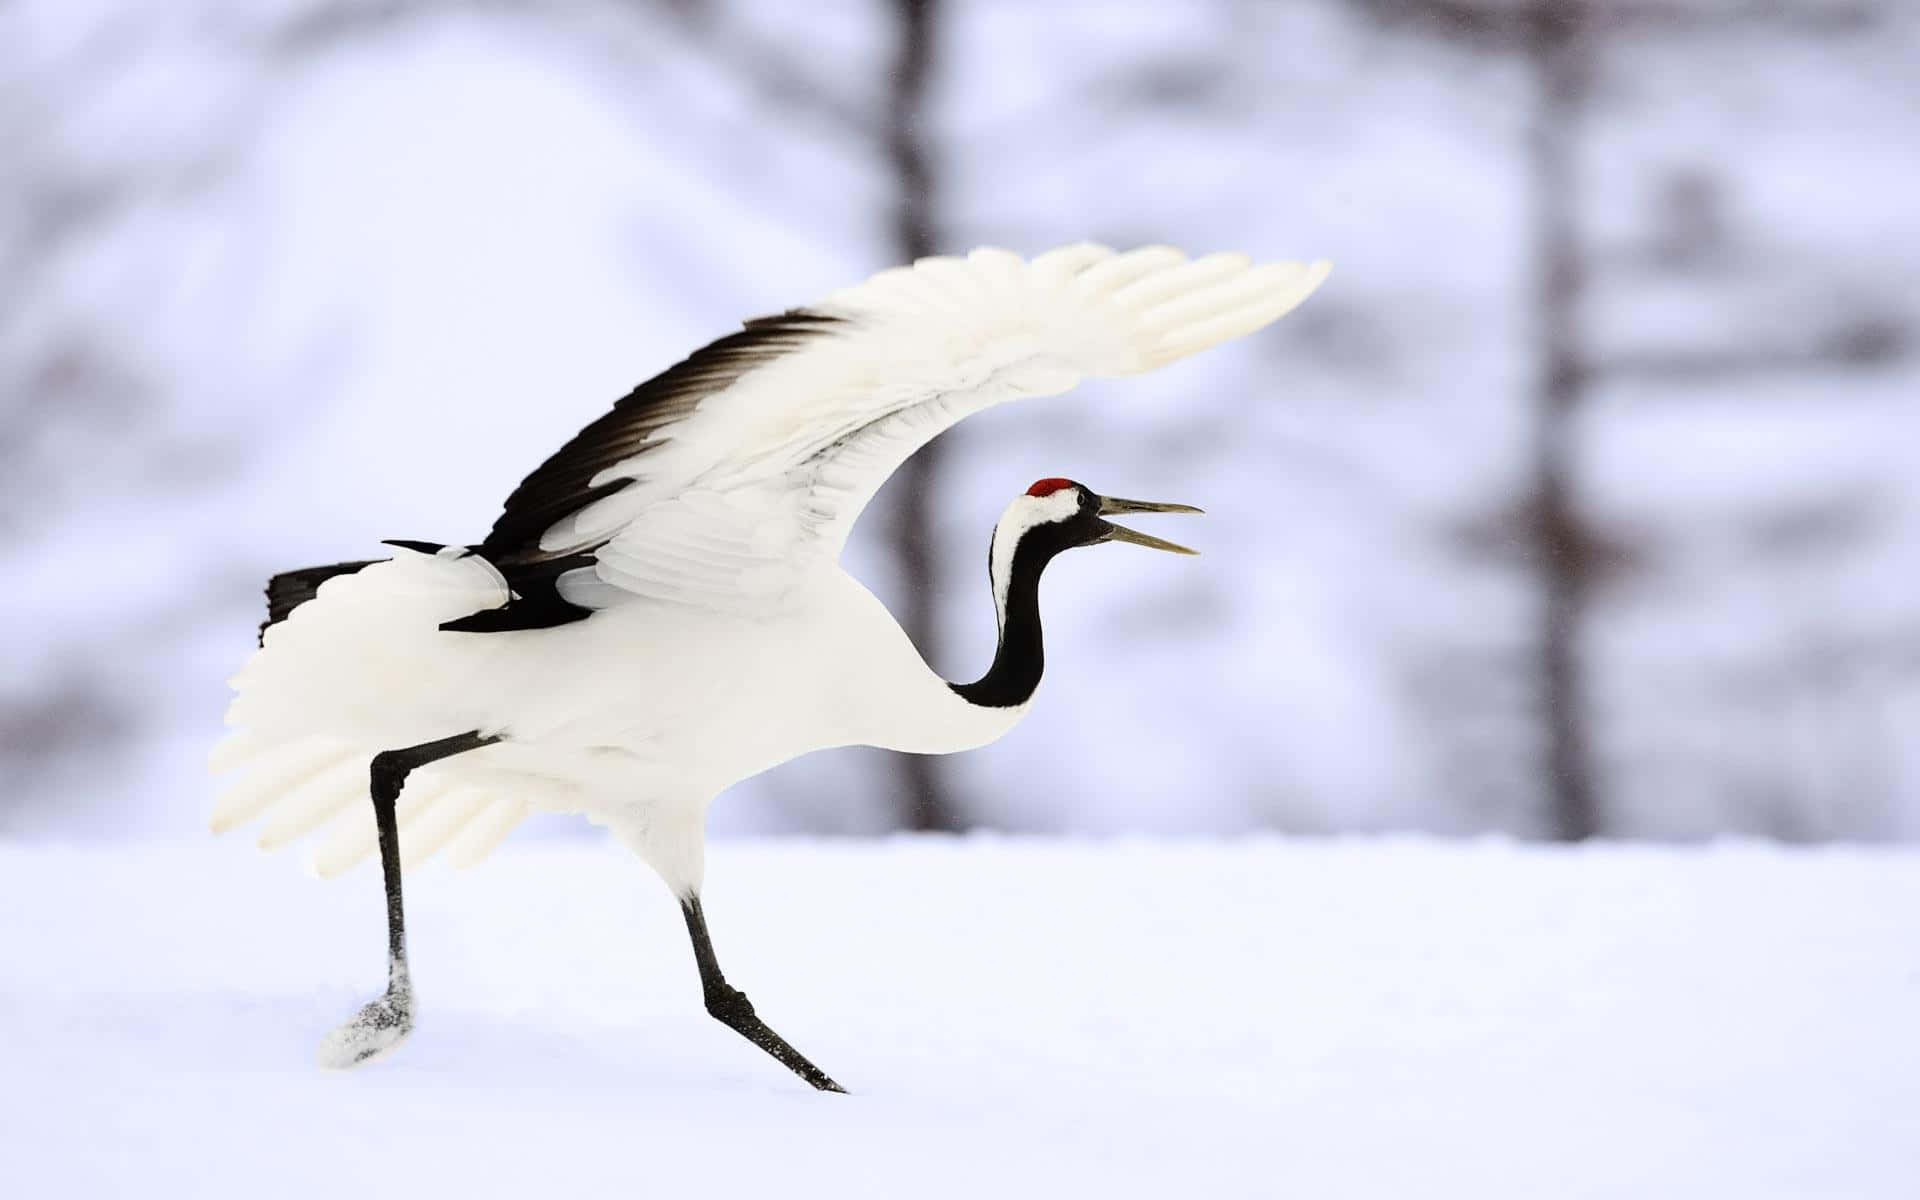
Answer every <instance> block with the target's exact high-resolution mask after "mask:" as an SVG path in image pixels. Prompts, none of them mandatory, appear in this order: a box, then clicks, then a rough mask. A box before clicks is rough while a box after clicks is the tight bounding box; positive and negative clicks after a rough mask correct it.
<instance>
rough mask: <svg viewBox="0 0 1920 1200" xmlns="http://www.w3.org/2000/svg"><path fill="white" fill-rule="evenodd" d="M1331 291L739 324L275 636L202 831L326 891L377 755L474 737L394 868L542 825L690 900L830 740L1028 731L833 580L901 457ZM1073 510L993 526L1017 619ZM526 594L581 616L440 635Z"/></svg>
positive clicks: (939, 266) (1088, 253)
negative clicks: (593, 831)
mask: <svg viewBox="0 0 1920 1200" xmlns="http://www.w3.org/2000/svg"><path fill="white" fill-rule="evenodd" d="M1326 272H1327V267H1326V264H1324V263H1316V264H1312V265H1303V264H1299V263H1270V264H1266V265H1263V266H1253V265H1251V264H1250V263H1249V261H1248V260H1247V259H1246V257H1245V256H1243V255H1238V254H1216V255H1210V256H1208V257H1205V258H1200V259H1194V260H1188V259H1187V258H1186V257H1185V256H1184V255H1182V254H1181V253H1180V252H1178V251H1176V250H1173V249H1170V248H1167V247H1160V246H1155V247H1147V248H1145V249H1140V250H1134V251H1131V252H1129V253H1124V254H1117V253H1115V252H1113V251H1111V250H1108V249H1106V248H1105V247H1101V246H1095V245H1090V244H1085V243H1082V244H1076V245H1071V246H1066V247H1062V248H1060V249H1057V250H1053V251H1051V252H1049V253H1046V254H1043V255H1040V256H1039V257H1037V258H1035V259H1033V260H1032V261H1030V262H1029V261H1023V260H1022V259H1021V258H1019V257H1018V256H1016V255H1014V254H1011V253H1009V252H1007V251H1004V250H991V249H983V250H976V251H974V252H973V253H972V254H970V255H968V256H967V257H965V258H933V259H925V260H922V261H920V262H918V263H915V264H914V265H913V266H911V267H902V268H897V269H894V270H889V271H883V272H881V273H879V274H877V275H875V276H873V277H872V278H871V279H869V280H867V281H866V282H865V283H862V284H859V285H857V286H854V287H850V288H846V289H843V290H841V291H837V292H834V293H832V294H831V295H829V296H827V297H826V298H825V299H823V300H821V301H820V302H819V303H817V304H814V305H811V306H809V307H807V308H805V309H801V310H796V311H795V312H793V313H789V314H787V315H786V316H785V317H783V318H773V319H770V321H768V322H760V323H755V324H754V325H750V326H749V327H748V330H747V331H745V333H743V334H740V335H735V337H734V339H731V340H723V341H722V342H720V343H716V344H715V346H714V347H710V348H709V349H708V350H707V351H703V352H702V354H701V355H696V356H695V357H694V358H693V359H690V360H688V362H687V363H684V364H682V365H681V366H680V367H678V368H675V371H674V372H669V373H668V374H667V375H665V376H662V377H661V379H660V380H656V381H654V382H653V383H652V384H649V385H643V387H642V389H639V390H638V391H636V393H635V397H631V398H629V401H625V402H623V404H622V406H620V407H618V408H616V411H615V412H614V413H613V414H610V415H609V417H608V418H606V419H605V420H603V421H602V422H600V423H597V424H596V425H595V426H591V427H589V429H588V430H587V431H586V432H585V433H583V434H582V435H581V437H580V438H577V439H575V441H574V442H573V443H570V444H569V446H568V447H566V448H565V449H563V451H561V452H560V453H559V454H557V455H555V456H554V458H553V459H551V460H549V462H548V464H547V465H546V466H543V467H542V469H541V471H540V472H536V473H535V475H533V476H530V477H529V479H528V481H527V483H526V484H525V485H523V487H522V489H521V491H519V492H516V494H515V496H514V498H513V499H512V500H510V501H509V504H508V508H507V512H506V514H505V515H503V517H502V518H501V521H500V523H499V524H497V525H496V526H495V532H494V534H493V535H492V536H491V537H490V539H489V541H488V542H487V543H483V544H482V545H481V546H480V547H479V548H478V550H479V552H478V553H469V552H468V551H467V550H465V549H462V548H457V547H449V548H445V549H441V550H438V551H437V552H427V551H422V550H416V549H400V550H399V551H398V552H397V553H396V554H395V555H394V557H393V558H391V559H390V560H386V561H381V562H376V563H373V564H371V565H367V566H365V567H364V568H361V569H358V570H356V571H352V572H350V573H343V574H340V575H339V576H338V577H335V578H331V579H328V580H327V581H326V582H324V583H322V584H320V586H319V587H318V589H317V591H316V592H315V593H314V594H313V598H312V599H310V600H307V601H306V602H304V603H299V604H298V606H297V607H295V608H293V609H292V611H291V613H290V615H288V616H286V618H285V619H284V620H280V621H278V622H277V623H275V624H273V625H271V626H270V627H269V628H267V629H266V630H265V633H264V637H263V642H262V645H261V648H260V649H259V651H258V652H257V653H255V654H254V655H253V657H252V658H251V660H250V661H248V663H247V664H246V665H245V666H244V667H243V668H242V670H241V671H240V673H239V674H238V675H237V676H236V677H235V678H234V680H233V686H234V689H235V693H236V694H235V697H234V700H233V702H232V706H231V708H230V709H229V711H228V723H229V725H231V726H233V727H234V729H235V732H234V733H233V734H232V735H231V736H230V737H229V739H228V740H227V741H226V742H224V743H223V744H222V745H221V746H220V747H219V748H218V749H217V750H216V752H215V755H214V760H213V765H214V768H215V769H216V770H217V771H220V772H223V773H228V772H230V773H233V774H234V775H235V778H234V779H233V780H232V781H231V782H229V783H228V784H227V786H226V787H225V789H224V790H223V791H222V792H221V793H220V796H219V798H218V800H217V802H216V804H215V808H214V813H213V826H214V828H215V829H216V830H220V829H227V828H232V827H234V826H238V825H241V824H245V823H248V822H251V821H258V822H260V828H261V832H260V844H261V846H262V847H265V848H273V847H277V846H280V845H284V844H286V843H288V842H290V841H293V840H295V839H297V838H299V837H301V836H303V835H306V834H308V833H311V832H314V831H316V830H321V829H322V827H325V828H324V832H323V834H322V836H321V838H320V840H319V846H318V849H317V851H316V853H315V856H314V860H313V861H314V865H315V867H316V869H317V870H318V871H319V872H320V873H321V874H322V875H334V874H337V873H339V872H340V871H343V870H345V869H346V868H348V867H350V866H351V865H353V864H354V863H356V862H358V861H360V860H362V859H364V858H366V857H367V856H369V855H370V854H372V853H373V851H374V850H375V848H376V846H377V837H376V829H375V823H374V820H373V815H372V806H370V805H369V804H368V803H367V795H368V790H367V781H368V763H369V761H370V760H371V759H372V758H373V757H374V756H375V755H377V754H379V753H381V752H382V751H390V750H396V749H400V748H405V747H414V746H419V745H422V744H424V743H431V742H435V741H437V740H439V739H446V738H449V737H451V736H453V735H456V734H463V733H467V732H469V731H471V732H473V733H475V734H476V735H478V736H479V737H481V738H497V739H498V740H497V741H493V742H491V743H490V744H486V745H481V746H477V747H473V748H467V749H465V750H464V752H460V753H456V754H453V755H452V756H450V757H445V758H441V759H439V760H438V761H433V762H430V763H428V764H426V765H421V766H417V767H416V768H415V769H414V770H413V772H412V774H411V775H406V776H405V777H404V778H405V780H406V783H405V788H404V791H403V792H402V793H401V795H400V799H399V802H398V805H397V810H396V820H397V825H398V830H399V847H400V854H401V858H402V860H403V861H404V862H406V863H408V864H412V863H414V862H418V861H421V860H424V859H426V858H428V857H430V856H431V855H433V854H434V853H435V852H437V851H439V850H442V849H446V850H447V851H448V852H449V854H450V856H451V857H452V858H453V859H454V861H456V862H471V861H475V860H477V859H479V858H480V857H482V856H484V855H485V854H486V853H487V852H488V851H489V850H490V849H491V848H492V847H493V846H494V845H495V844H497V843H498V842H499V841H500V840H501V839H502V838H504V837H505V836H506V834H507V833H508V831H509V830H511V829H512V827H513V826H514V825H515V824H516V823H517V822H518V821H519V820H520V819H521V818H522V817H524V816H525V815H526V814H527V813H528V812H529V811H532V810H534V809H542V810H554V811H566V812H579V813H583V814H585V815H586V816H588V817H589V818H591V819H592V820H594V821H597V822H600V823H602V824H605V825H607V826H608V827H610V828H611V829H612V830H613V831H614V832H615V833H616V834H617V835H618V836H619V837H620V838H621V839H622V840H623V841H625V842H626V843H627V844H629V845H630V846H632V847H633V848H634V849H635V850H636V851H637V852H638V853H639V854H640V855H641V856H642V857H643V858H645V859H646V861H647V862H648V863H649V864H651V865H652V866H653V868H654V869H655V870H656V871H658V872H659V874H660V875H661V877H662V878H663V879H664V880H665V881H666V882H667V884H668V885H669V887H671V888H672V889H673V890H674V892H675V893H676V894H677V895H679V896H681V897H683V898H691V897H694V896H695V895H696V893H697V892H698V890H699V887H700V884H701V870H702V845H703V828H704V823H705V813H706V805H707V803H708V802H709V801H710V800H711V799H712V797H713V796H714V795H715V794H717V793H718V792H719V791H721V790H723V789H724V788H726V787H728V786H729V785H731V784H733V783H735V782H737V781H738V780H740V779H743V778H745V777H747V776H750V775H752V774H754V773H756V772H759V771H762V770H764V769H766V768H768V767H771V766H774V765H776V764H778V763H780V762H784V761H786V760H787V759H790V758H793V757H796V756H798V755H800V754H803V753H806V752H809V751H811V750H815V749H820V748H824V747H830V746H839V745H849V744H868V745H875V746H881V747H886V748H891V749H896V750H904V751H911V752H918V753H942V752H948V751H954V750H961V749H967V748H970V747H974V746H978V745H981V744H983V743H985V742H988V741H991V740H993V739H994V738H996V737H998V736H999V735H1000V734H1002V733H1004V732H1005V731H1006V730H1007V729H1008V728H1010V727H1011V726H1012V725H1013V724H1014V723H1015V722H1017V721H1018V720H1019V718H1020V717H1021V716H1022V715H1023V714H1024V712H1025V711H1026V702H1025V700H1024V699H1021V701H1020V702H1018V703H1003V704H981V703H975V702H973V701H970V700H969V699H967V698H964V697H963V696H962V695H961V694H959V692H958V691H956V689H955V688H954V687H953V686H950V685H949V684H948V683H947V682H946V681H945V680H943V679H941V678H940V677H939V676H937V675H936V674H934V672H933V671H931V670H930V669H929V668H928V667H927V666H926V664H925V662H924V661H923V660H922V658H921V657H920V655H919V654H918V652H917V651H916V650H915V649H914V647H913V646H912V644H911V643H910V642H909V640H908V639H907V637H906V636H905V635H904V633H902V631H901V630H900V628H899V626H898V624H897V623H896V622H894V621H893V619H892V618H891V616H889V614H888V613H887V612H886V610H885V609H884V608H883V607H882V606H881V605H880V603H879V602H878V601H877V600H876V599H875V598H874V597H873V596H872V594H871V593H869V592H868V591H867V590H866V589H865V588H864V587H862V586H861V585H860V583H859V582H858V581H856V580H854V579H853V578H852V577H851V576H849V575H848V574H846V573H845V572H844V571H843V570H842V569H841V567H840V566H839V562H838V559H839V555H840V551H841V548H842V546H843V545H844V543H845V541H846V538H847V534H848V532H849V530H850V529H851V527H852V525H853V523H854V521H855V520H856V519H857V518H858V517H859V515H860V512H861V510H862V509H863V508H864V507H865V505H866V503H867V502H868V500H870V499H871V498H872V496H873V494H874V493H875V491H876V490H877V489H878V488H879V487H880V485H881V484H882V483H883V482H884V481H885V480H886V478H887V477H888V476H889V475H890V474H892V472H893V471H894V470H895V469H896V468H897V467H898V466H899V465H900V464H901V463H902V462H903V461H904V460H905V459H906V458H907V457H908V456H909V455H911V454H912V453H913V452H914V451H915V450H917V449H918V448H919V447H920V446H922V445H923V444H925V443H926V442H927V441H928V440H930V439H931V438H933V437H934V436H935V435H937V434H939V433H940V432H941V431H942V430H944V429H946V428H947V427H948V426H950V425H952V424H953V423H954V422H956V421H958V420H960V419H961V418H963V417H965V416H967V415H968V414H969V413H973V412H977V411H980V410H982V409H984V408H987V407H990V406H992V405H994V404H998V403H1001V402H1003V401H1006V400H1012V399H1016V398H1019V397H1023V396H1040V395H1052V394H1056V393H1059V392H1063V391H1066V390H1067V389H1069V388H1071V387H1072V386H1074V384H1076V383H1077V382H1078V381H1079V380H1081V379H1082V378H1085V377H1087V376H1114V375H1126V374H1132V373H1136V372H1140V371H1145V370H1149V369H1152V368H1154V367H1158V366H1161V365H1164V364H1166V363H1169V362H1172V361H1174V360H1175V359H1178V358H1180V357H1183V356H1184V355H1187V354H1190V353H1193V352H1195V351H1197V350H1200V349H1203V348H1205V347H1207V346H1210V345H1213V344H1215V343H1217V342H1220V341H1223V340H1225V339H1227V338H1231V337H1235V336H1238V335H1240V334H1244V333H1247V332H1250V331H1252V330H1254V329H1257V328H1259V327H1261V326H1263V325H1265V324H1267V323H1268V322H1270V321H1273V320H1274V319H1276V318H1278V317H1279V316H1281V315H1282V314H1283V313H1285V312H1287V311H1288V310H1289V309H1291V308H1293V307H1294V306H1295V305H1296V304H1298V303H1299V302H1300V301H1301V300H1303V299H1304V298H1305V297H1306V296H1307V295H1308V294H1309V293H1310V292H1311V291H1312V290H1313V289H1314V288H1315V287H1316V286H1317V285H1318V284H1319V282H1320V281H1321V279H1323V278H1324V277H1325V275H1326ZM703 356H704V357H703ZM649 387H652V388H654V389H655V390H654V391H652V392H649V391H648V390H647V389H648V388H649ZM1060 482H1064V481H1060ZM1036 487H1038V485H1036ZM1076 488H1077V485H1076ZM1076 496H1077V497H1080V498H1081V500H1079V501H1076V500H1075V499H1074V497H1076ZM1064 497H1065V500H1064V502H1063V501H1062V500H1060V499H1058V498H1056V499H1053V500H1049V498H1048V497H1046V496H1022V497H1020V498H1018V499H1017V500H1016V501H1015V502H1014V504H1013V505H1012V506H1011V507H1010V508H1009V509H1008V512H1007V515H1006V516H1005V517H1003V518H1002V521H1001V523H1000V527H999V528H998V529H997V530H996V532H995V541H994V554H993V556H992V562H993V568H992V571H993V574H994V576H995V579H994V588H995V599H996V604H997V607H998V608H999V609H1000V615H1001V619H1002V623H1003V626H1004V624H1005V622H1006V620H1007V612H1006V605H1007V601H1006V595H1007V587H1008V580H1009V578H1010V577H1011V576H1010V572H1013V571H1014V570H1015V569H1016V568H1015V564H1014V562H1013V558H1014V553H1013V549H1012V548H1013V547H1015V546H1016V545H1017V544H1020V542H1021V539H1022V538H1023V537H1025V536H1026V534H1028V533H1029V532H1031V531H1032V530H1034V529H1035V528H1037V527H1039V526H1041V525H1044V524H1045V523H1047V522H1052V521H1058V520H1062V519H1064V518H1062V517H1061V516H1060V515H1059V514H1060V513H1062V512H1065V513H1068V514H1069V515H1071V512H1072V510H1073V509H1074V506H1075V504H1076V503H1080V502H1081V501H1085V495H1083V494H1082V492H1081V491H1079V490H1076V491H1073V492H1070V493H1065V494H1064ZM1092 499H1094V500H1097V499H1099V498H1098V497H1093V498H1092ZM1086 502H1087V503H1090V501H1086ZM1119 503H1127V502H1119ZM1138 510H1139V509H1138V508H1136V509H1132V510H1128V509H1120V510H1116V511H1138ZM1089 511H1091V510H1089ZM1089 519H1091V518H1090V517H1089ZM1121 532H1122V533H1126V532H1127V531H1121ZM1127 536H1128V539H1129V540H1146V541H1148V542H1151V541H1152V539H1143V538H1142V537H1141V536H1139V535H1131V534H1130V533H1129V534H1127ZM536 592H539V593H540V594H541V595H542V596H544V597H545V599H544V600H543V601H542V603H547V604H549V605H551V606H553V611H560V612H562V614H563V616H565V617H566V618H567V619H565V620H558V619H556V621H557V623H552V624H550V625H548V626H547V627H527V628H520V627H511V628H504V629H500V630H498V631H494V632H450V631H444V630H442V629H441V628H440V626H441V625H442V624H443V623H446V622H460V621H461V620H462V619H463V618H471V617H472V616H473V615H474V614H476V613H480V614H486V613H490V612H492V610H503V611H506V612H513V611H515V607H514V606H526V607H530V606H532V605H533V604H534V602H535V600H536V599H537V598H538V597H536V595H535V593H536ZM503 606H506V607H505V608H504V609H503ZM496 615H497V614H496ZM1037 636H1038V635H1037V626H1036V628H1035V634H1034V637H1035V649H1036V651H1037V644H1038V643H1037ZM1036 681H1037V680H1036ZM396 903H397V900H396ZM696 936H697V937H703V936H704V926H703V927H702V929H701V931H700V932H699V933H698V934H697V935H696ZM396 944H397V943H396ZM705 969H706V968H705V966H704V964H703V972H704V971H705ZM715 971H716V974H717V967H716V968H715ZM709 1000H710V1004H711V1002H712V997H711V995H710V996H709ZM370 1007H371V1006H370ZM363 1015H364V1014H363ZM716 1015H718V1014H716ZM736 1027H738V1026H736ZM402 1032H404V1030H402ZM750 1036H751V1035H750ZM776 1040H777V1039H776ZM362 1048H363V1049H364V1047H362ZM359 1057H364V1055H359ZM783 1061H784V1059H783ZM790 1065H791V1064H790ZM796 1069H798V1068H797V1067H796Z"/></svg>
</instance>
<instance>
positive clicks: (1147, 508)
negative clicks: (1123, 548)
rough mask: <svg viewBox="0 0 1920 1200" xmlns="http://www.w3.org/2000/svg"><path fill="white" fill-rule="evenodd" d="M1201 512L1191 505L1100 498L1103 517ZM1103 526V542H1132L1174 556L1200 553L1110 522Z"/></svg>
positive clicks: (1104, 522) (1113, 497)
mask: <svg viewBox="0 0 1920 1200" xmlns="http://www.w3.org/2000/svg"><path fill="white" fill-rule="evenodd" d="M1199 511H1200V510H1199V509H1197V508H1195V507H1194V506H1193V505H1191V504H1155V503H1153V502H1152V501H1150V500H1122V499H1120V498H1119V497H1118V496H1102V497H1100V515H1101V516H1103V517H1113V516H1119V515H1120V514H1122V513H1197V512H1199ZM1101 524H1102V525H1103V526H1105V527H1106V534H1105V536H1104V537H1102V538H1101V539H1100V540H1101V541H1103V542H1132V543H1133V544H1134V545H1136V546H1145V547H1147V548H1148V549H1149V550H1167V551H1171V552H1172V553H1174V554H1198V553H1200V552H1199V551H1198V550H1192V549H1189V548H1187V547H1186V546H1182V545H1180V544H1179V543H1178V542H1169V541H1166V540H1165V539H1163V538H1157V537H1154V536H1153V535H1152V534H1147V533H1135V532H1134V531H1133V530H1131V529H1127V528H1125V527H1124V526H1120V525H1115V524H1113V523H1111V522H1108V521H1102V522H1101Z"/></svg>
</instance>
